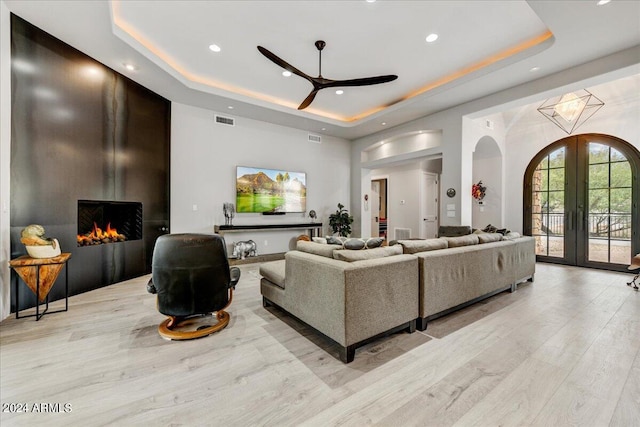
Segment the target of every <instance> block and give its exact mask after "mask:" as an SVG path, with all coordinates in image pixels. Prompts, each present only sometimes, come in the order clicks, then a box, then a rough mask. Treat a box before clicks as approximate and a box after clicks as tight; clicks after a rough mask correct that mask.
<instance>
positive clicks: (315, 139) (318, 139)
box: [309, 134, 322, 144]
mask: <svg viewBox="0 0 640 427" xmlns="http://www.w3.org/2000/svg"><path fill="white" fill-rule="evenodd" d="M309 142H315V143H316V144H322V137H321V136H320V135H313V134H309Z"/></svg>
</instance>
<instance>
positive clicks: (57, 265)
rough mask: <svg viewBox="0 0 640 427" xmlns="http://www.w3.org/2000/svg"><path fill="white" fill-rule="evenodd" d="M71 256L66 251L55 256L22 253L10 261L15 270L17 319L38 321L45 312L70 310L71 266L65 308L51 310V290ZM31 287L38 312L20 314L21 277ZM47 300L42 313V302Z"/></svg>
mask: <svg viewBox="0 0 640 427" xmlns="http://www.w3.org/2000/svg"><path fill="white" fill-rule="evenodd" d="M69 258H71V253H69V252H64V253H62V254H60V255H58V256H56V257H53V258H31V257H30V256H29V255H22V256H20V257H18V258H15V259H13V260H11V261H9V267H11V268H13V269H14V270H15V272H16V273H17V274H16V281H15V292H16V319H20V318H21V317H34V316H35V318H36V321H38V320H40V319H41V318H42V316H44V315H45V314H52V313H60V312H62V311H67V310H69V267H68V266H67V269H66V270H65V283H64V286H65V288H64V310H62V309H61V310H56V311H49V312H48V311H47V310H49V291H51V288H52V287H53V285H54V284H55V283H56V279H57V278H58V275H59V274H60V270H62V268H63V267H64V266H65V265H66V264H67V261H69ZM17 276H19V278H20V279H22V281H23V282H24V283H25V284H26V285H27V286H28V287H29V289H31V291H32V292H33V293H34V294H35V295H36V314H29V315H27V316H20V315H19V313H20V298H19V297H20V293H19V292H18V282H19V278H18V277H17ZM43 301H45V302H46V306H45V309H44V311H43V312H42V313H40V304H41V303H42V302H43Z"/></svg>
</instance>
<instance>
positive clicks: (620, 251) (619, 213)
mask: <svg viewBox="0 0 640 427" xmlns="http://www.w3.org/2000/svg"><path fill="white" fill-rule="evenodd" d="M589 163H590V164H589V171H588V182H589V189H588V197H587V202H588V212H589V215H588V233H589V234H588V247H587V251H588V254H587V255H588V256H587V258H588V260H589V261H596V262H606V263H615V264H628V263H629V259H630V257H631V211H632V201H631V197H632V192H631V185H632V177H631V166H630V164H629V162H628V161H627V160H626V158H625V157H624V155H623V154H622V153H620V152H619V151H617V150H615V149H613V148H611V149H610V148H609V147H608V146H607V145H604V144H598V143H590V144H589Z"/></svg>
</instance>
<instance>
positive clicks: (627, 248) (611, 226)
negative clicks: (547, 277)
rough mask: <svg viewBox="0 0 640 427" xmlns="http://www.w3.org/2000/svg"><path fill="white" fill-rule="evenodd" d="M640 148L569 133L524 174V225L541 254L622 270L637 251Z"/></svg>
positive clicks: (639, 243)
mask: <svg viewBox="0 0 640 427" xmlns="http://www.w3.org/2000/svg"><path fill="white" fill-rule="evenodd" d="M639 170H640V154H639V153H638V150H637V149H635V148H634V147H633V146H631V145H630V144H628V143H626V142H624V141H622V140H620V139H617V138H613V137H609V136H605V135H597V134H588V135H578V136H571V137H568V138H565V139H562V140H560V141H557V142H555V143H553V144H551V145H550V146H549V147H547V148H545V149H544V150H542V151H541V152H540V153H539V154H538V155H537V156H536V157H535V158H534V159H533V160H532V162H531V163H530V164H529V167H528V168H527V172H526V174H525V200H524V206H525V215H524V222H525V224H524V230H525V233H527V234H530V235H532V236H534V237H535V239H536V255H537V256H538V259H539V260H542V261H550V262H559V263H564V264H571V265H580V266H589V267H601V268H607V269H616V270H622V269H624V268H626V266H627V265H629V262H630V259H631V257H632V255H633V254H636V253H638V252H639V251H640V241H639V240H640V239H639V237H638V233H639V231H640V230H639V229H640V226H639V224H638V222H639V217H640V215H639V212H638V210H639V209H638V203H639V199H640V197H639V196H638V193H639V191H640V188H639V187H640V185H639V184H638V171H639Z"/></svg>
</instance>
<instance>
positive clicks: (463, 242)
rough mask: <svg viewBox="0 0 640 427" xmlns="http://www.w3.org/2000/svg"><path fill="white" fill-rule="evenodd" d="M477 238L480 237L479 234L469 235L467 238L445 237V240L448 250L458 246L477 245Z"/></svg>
mask: <svg viewBox="0 0 640 427" xmlns="http://www.w3.org/2000/svg"><path fill="white" fill-rule="evenodd" d="M478 236H481V234H469V235H467V236H459V237H445V239H447V242H448V243H449V247H450V248H457V247H459V246H469V245H477V244H478V243H479V242H480V240H479V239H478Z"/></svg>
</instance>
